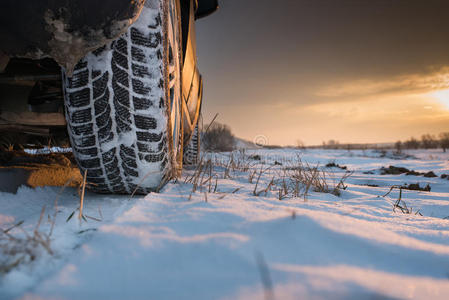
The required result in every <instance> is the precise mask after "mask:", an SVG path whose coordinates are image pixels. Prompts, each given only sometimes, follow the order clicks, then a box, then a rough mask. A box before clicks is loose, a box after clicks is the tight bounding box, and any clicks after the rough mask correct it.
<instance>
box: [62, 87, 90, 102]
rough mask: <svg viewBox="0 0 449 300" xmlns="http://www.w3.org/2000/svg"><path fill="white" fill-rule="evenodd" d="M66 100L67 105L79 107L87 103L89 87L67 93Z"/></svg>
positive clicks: (88, 100)
mask: <svg viewBox="0 0 449 300" xmlns="http://www.w3.org/2000/svg"><path fill="white" fill-rule="evenodd" d="M67 100H68V106H69V107H81V106H86V105H89V103H90V89H89V88H88V87H87V88H85V89H82V90H79V91H76V92H72V93H68V94H67Z"/></svg>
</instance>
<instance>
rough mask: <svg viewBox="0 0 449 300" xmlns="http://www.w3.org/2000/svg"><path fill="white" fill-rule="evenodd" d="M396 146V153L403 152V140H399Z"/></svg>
mask: <svg viewBox="0 0 449 300" xmlns="http://www.w3.org/2000/svg"><path fill="white" fill-rule="evenodd" d="M394 147H395V148H396V153H397V154H401V153H402V142H401V141H397V142H396V143H395V144H394Z"/></svg>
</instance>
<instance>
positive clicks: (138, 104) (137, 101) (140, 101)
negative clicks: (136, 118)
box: [133, 97, 153, 110]
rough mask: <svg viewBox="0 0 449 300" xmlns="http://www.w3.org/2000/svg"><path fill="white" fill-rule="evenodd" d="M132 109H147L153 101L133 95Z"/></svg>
mask: <svg viewBox="0 0 449 300" xmlns="http://www.w3.org/2000/svg"><path fill="white" fill-rule="evenodd" d="M133 104H134V109H141V110H147V109H148V108H150V107H151V106H153V102H151V100H150V99H148V98H140V97H133Z"/></svg>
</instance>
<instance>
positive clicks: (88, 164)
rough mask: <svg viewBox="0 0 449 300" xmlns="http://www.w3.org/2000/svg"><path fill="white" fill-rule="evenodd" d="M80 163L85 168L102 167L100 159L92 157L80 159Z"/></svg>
mask: <svg viewBox="0 0 449 300" xmlns="http://www.w3.org/2000/svg"><path fill="white" fill-rule="evenodd" d="M79 164H80V166H81V167H82V168H84V169H92V168H101V164H100V159H99V158H98V157H97V158H90V159H80V160H79Z"/></svg>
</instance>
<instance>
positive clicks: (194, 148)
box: [183, 121, 201, 166]
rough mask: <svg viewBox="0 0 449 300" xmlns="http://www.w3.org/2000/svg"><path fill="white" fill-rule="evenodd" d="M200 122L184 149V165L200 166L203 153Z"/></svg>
mask: <svg viewBox="0 0 449 300" xmlns="http://www.w3.org/2000/svg"><path fill="white" fill-rule="evenodd" d="M199 123H200V122H199V121H198V122H197V124H196V126H195V129H194V130H193V132H192V137H191V138H190V141H189V143H188V144H187V145H186V146H185V149H184V159H183V160H184V165H188V166H192V165H196V164H198V161H199V158H200V151H201V130H200V129H199Z"/></svg>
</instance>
